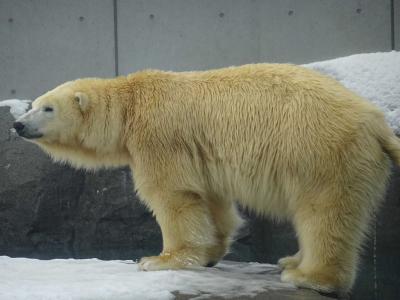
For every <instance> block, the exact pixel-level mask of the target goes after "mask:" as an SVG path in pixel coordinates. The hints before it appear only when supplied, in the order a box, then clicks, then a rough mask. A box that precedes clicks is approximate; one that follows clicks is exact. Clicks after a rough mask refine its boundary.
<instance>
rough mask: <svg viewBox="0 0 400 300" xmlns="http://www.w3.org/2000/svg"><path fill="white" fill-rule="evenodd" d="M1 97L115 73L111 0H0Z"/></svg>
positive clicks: (30, 93) (34, 93)
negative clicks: (72, 80)
mask: <svg viewBox="0 0 400 300" xmlns="http://www.w3.org/2000/svg"><path fill="white" fill-rule="evenodd" d="M0 45H1V46H0V60H1V61H0V66H1V70H2V71H1V72H0V99H6V98H11V97H14V98H15V97H18V98H25V97H27V98H34V97H37V96H39V95H40V94H42V93H43V92H45V91H47V90H49V89H51V88H53V87H54V86H56V85H58V84H59V83H62V82H64V81H67V80H71V79H75V78H78V77H84V76H113V75H114V21H113V3H112V0H108V1H96V0H81V1H78V0H74V1H62V0H35V1H24V0H14V1H10V0H0Z"/></svg>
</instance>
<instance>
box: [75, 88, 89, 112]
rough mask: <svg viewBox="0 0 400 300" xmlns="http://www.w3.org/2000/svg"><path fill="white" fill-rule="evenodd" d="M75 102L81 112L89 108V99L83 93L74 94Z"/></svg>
mask: <svg viewBox="0 0 400 300" xmlns="http://www.w3.org/2000/svg"><path fill="white" fill-rule="evenodd" d="M75 101H76V102H77V103H78V104H79V107H80V108H81V110H82V111H86V110H87V108H88V107H89V102H90V101H89V97H88V96H87V95H86V94H85V93H81V92H77V93H75Z"/></svg>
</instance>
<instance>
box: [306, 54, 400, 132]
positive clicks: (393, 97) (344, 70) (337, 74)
mask: <svg viewBox="0 0 400 300" xmlns="http://www.w3.org/2000/svg"><path fill="white" fill-rule="evenodd" d="M304 66H305V67H308V68H311V69H314V70H316V71H319V72H320V73H324V74H326V75H329V76H331V77H333V78H335V79H336V80H338V81H340V82H341V83H342V84H343V85H344V86H346V87H347V88H348V89H350V90H352V91H353V92H355V93H357V94H358V95H360V96H362V97H364V98H366V99H368V100H370V101H371V102H372V103H374V104H375V105H377V106H378V107H380V108H381V110H382V111H383V112H384V113H385V115H386V120H387V122H388V124H389V125H390V126H391V127H392V128H393V130H394V131H395V133H396V134H400V52H396V51H392V52H385V53H367V54H356V55H351V56H347V57H342V58H336V59H332V60H327V61H322V62H315V63H311V64H307V65H304Z"/></svg>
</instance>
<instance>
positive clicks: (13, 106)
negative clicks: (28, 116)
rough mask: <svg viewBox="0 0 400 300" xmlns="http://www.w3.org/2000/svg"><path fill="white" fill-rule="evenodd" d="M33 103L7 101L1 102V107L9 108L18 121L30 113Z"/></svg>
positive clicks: (18, 100) (17, 100)
mask: <svg viewBox="0 0 400 300" xmlns="http://www.w3.org/2000/svg"><path fill="white" fill-rule="evenodd" d="M31 102H32V101H31V100H20V99H7V100H3V101H0V107H2V106H9V107H10V113H11V114H12V115H13V117H14V119H18V118H19V117H20V116H22V115H23V114H24V113H26V112H27V111H28V109H29V107H30V104H31Z"/></svg>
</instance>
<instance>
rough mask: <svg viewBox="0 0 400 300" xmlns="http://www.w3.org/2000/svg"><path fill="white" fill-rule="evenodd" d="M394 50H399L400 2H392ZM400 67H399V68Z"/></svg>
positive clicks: (399, 0)
mask: <svg viewBox="0 0 400 300" xmlns="http://www.w3.org/2000/svg"><path fill="white" fill-rule="evenodd" d="M393 4H394V7H393V8H394V10H393V17H394V49H395V50H400V0H394V1H393ZM399 67H400V66H399Z"/></svg>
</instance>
